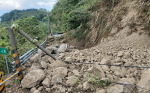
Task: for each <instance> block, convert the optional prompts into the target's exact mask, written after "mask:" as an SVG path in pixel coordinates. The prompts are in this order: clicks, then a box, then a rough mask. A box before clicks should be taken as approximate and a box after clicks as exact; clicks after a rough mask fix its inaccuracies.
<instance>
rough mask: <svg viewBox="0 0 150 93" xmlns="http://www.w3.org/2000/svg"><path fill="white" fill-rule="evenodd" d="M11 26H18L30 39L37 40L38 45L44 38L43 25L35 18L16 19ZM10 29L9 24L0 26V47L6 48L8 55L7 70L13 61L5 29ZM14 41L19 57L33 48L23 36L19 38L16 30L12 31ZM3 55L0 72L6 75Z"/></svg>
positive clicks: (0, 60)
mask: <svg viewBox="0 0 150 93" xmlns="http://www.w3.org/2000/svg"><path fill="white" fill-rule="evenodd" d="M12 24H16V25H18V26H19V28H20V29H21V30H23V31H24V32H26V33H27V34H28V35H29V36H31V37H32V38H34V39H35V38H36V37H38V38H39V41H38V42H39V43H40V44H41V43H42V42H43V41H44V40H45V37H46V27H45V23H44V22H41V21H39V20H38V18H36V17H28V18H23V19H18V20H16V21H15V22H12V23H11V25H12ZM6 26H8V27H11V26H10V25H9V24H6V23H2V24H0V47H4V48H7V49H8V51H9V53H8V55H7V59H8V63H9V68H10V63H11V62H12V61H13V56H12V53H11V45H10V39H9V34H8V29H7V27H6ZM14 34H15V39H16V43H17V49H18V53H19V56H21V55H23V54H24V53H26V52H27V51H29V50H30V49H32V48H34V47H35V45H33V44H32V43H30V42H29V41H28V40H27V39H25V38H24V37H23V36H21V35H20V34H19V33H18V32H17V31H16V30H14ZM5 64H6V63H5V60H4V55H2V54H0V71H4V72H5V73H7V71H6V70H7V69H6V65H5Z"/></svg>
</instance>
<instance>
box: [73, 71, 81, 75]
mask: <svg viewBox="0 0 150 93" xmlns="http://www.w3.org/2000/svg"><path fill="white" fill-rule="evenodd" d="M72 72H73V74H74V75H75V76H80V73H79V71H78V70H73V71H72Z"/></svg>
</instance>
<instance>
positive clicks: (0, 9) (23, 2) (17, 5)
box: [0, 0, 57, 16]
mask: <svg viewBox="0 0 150 93" xmlns="http://www.w3.org/2000/svg"><path fill="white" fill-rule="evenodd" d="M56 2H57V0H0V16H1V15H3V14H4V13H7V12H10V11H11V10H14V9H18V10H22V9H29V8H36V9H39V8H44V9H46V10H48V11H51V10H52V8H53V5H54V4H55V3H56Z"/></svg>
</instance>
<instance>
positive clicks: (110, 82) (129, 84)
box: [110, 82, 150, 91]
mask: <svg viewBox="0 0 150 93" xmlns="http://www.w3.org/2000/svg"><path fill="white" fill-rule="evenodd" d="M110 83H115V84H119V85H128V86H134V87H136V88H140V89H144V90H147V91H150V90H149V89H146V88H142V87H139V86H136V85H131V84H125V83H119V82H110Z"/></svg>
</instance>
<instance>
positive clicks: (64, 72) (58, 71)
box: [52, 67, 68, 78]
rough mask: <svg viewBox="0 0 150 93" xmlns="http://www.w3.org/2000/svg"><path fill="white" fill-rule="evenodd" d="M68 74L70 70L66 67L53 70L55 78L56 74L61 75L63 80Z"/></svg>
mask: <svg viewBox="0 0 150 93" xmlns="http://www.w3.org/2000/svg"><path fill="white" fill-rule="evenodd" d="M67 73H68V69H67V68H66V67H58V68H56V69H54V70H53V74H52V75H53V76H54V75H56V74H59V75H60V76H61V78H64V77H66V76H67Z"/></svg>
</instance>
